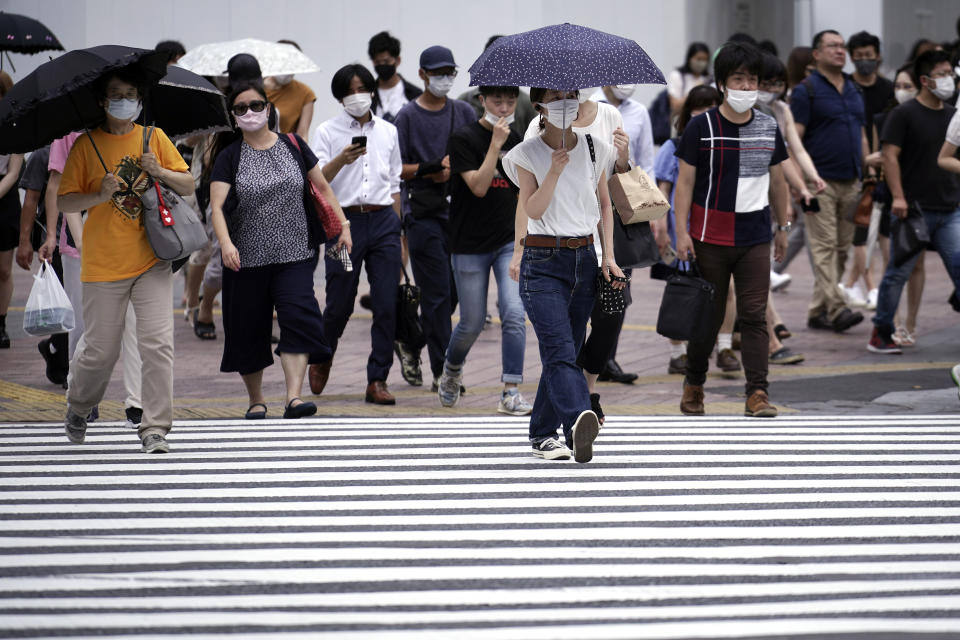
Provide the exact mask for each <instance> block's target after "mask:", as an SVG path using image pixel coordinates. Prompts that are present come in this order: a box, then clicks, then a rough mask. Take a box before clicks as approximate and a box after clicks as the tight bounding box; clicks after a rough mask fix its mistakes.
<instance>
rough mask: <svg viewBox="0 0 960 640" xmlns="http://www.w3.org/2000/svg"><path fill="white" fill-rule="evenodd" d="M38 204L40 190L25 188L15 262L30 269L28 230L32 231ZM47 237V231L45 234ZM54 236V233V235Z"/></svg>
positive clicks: (31, 258)
mask: <svg viewBox="0 0 960 640" xmlns="http://www.w3.org/2000/svg"><path fill="white" fill-rule="evenodd" d="M39 204H40V192H39V191H37V190H36V189H27V190H26V192H25V193H24V196H23V207H21V209H20V240H19V242H18V243H17V256H16V260H17V264H18V265H19V266H20V268H21V269H27V270H29V269H30V264H31V263H32V262H33V246H32V245H31V244H30V232H31V231H33V221H34V220H35V219H36V217H37V207H38V206H39ZM47 235H48V237H49V233H48V234H47ZM54 237H56V235H54Z"/></svg>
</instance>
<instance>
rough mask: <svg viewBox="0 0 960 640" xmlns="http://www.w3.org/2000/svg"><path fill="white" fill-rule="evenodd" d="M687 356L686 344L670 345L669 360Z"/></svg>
mask: <svg viewBox="0 0 960 640" xmlns="http://www.w3.org/2000/svg"><path fill="white" fill-rule="evenodd" d="M685 355H687V343H686V342H681V343H679V344H673V343H672V342H671V343H670V358H671V359H674V358H679V357H680V356H685Z"/></svg>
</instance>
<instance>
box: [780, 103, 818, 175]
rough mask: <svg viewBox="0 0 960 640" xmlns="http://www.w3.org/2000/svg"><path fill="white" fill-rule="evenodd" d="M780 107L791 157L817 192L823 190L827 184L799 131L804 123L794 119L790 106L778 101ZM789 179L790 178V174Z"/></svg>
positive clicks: (784, 135)
mask: <svg viewBox="0 0 960 640" xmlns="http://www.w3.org/2000/svg"><path fill="white" fill-rule="evenodd" d="M778 108H780V109H781V110H782V113H783V123H784V127H783V137H784V138H785V139H786V141H787V151H788V152H789V153H790V157H791V158H793V160H794V162H796V163H797V165H798V166H799V167H800V169H802V170H803V175H804V176H806V177H807V180H809V181H810V182H812V183H814V185H816V189H817V192H818V193H819V192H820V191H823V189H824V187H825V186H826V185H825V184H824V182H823V178H821V177H820V174H819V173H817V168H816V167H815V166H814V165H813V160H812V159H811V158H810V154H809V153H807V148H806V147H804V146H803V140H802V137H803V133H802V132H801V131H798V128H799V127H802V125H798V124H797V123H796V121H795V120H794V119H793V112H792V111H790V108H789V107H788V106H787V105H786V104H784V105H782V106H780V105H779V103H778ZM787 180H788V181H789V180H790V178H789V176H788V177H787ZM790 184H791V186H792V185H793V182H790Z"/></svg>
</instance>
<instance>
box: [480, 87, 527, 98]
mask: <svg viewBox="0 0 960 640" xmlns="http://www.w3.org/2000/svg"><path fill="white" fill-rule="evenodd" d="M480 95H482V96H496V95H502V96H510V97H513V98H516V97H518V96H519V95H520V87H507V86H481V87H480Z"/></svg>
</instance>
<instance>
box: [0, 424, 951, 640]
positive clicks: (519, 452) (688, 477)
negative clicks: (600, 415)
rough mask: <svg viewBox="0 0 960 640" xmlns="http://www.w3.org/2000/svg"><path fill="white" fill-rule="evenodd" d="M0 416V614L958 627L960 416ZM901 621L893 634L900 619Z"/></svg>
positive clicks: (329, 622)
mask: <svg viewBox="0 0 960 640" xmlns="http://www.w3.org/2000/svg"><path fill="white" fill-rule="evenodd" d="M169 441H170V443H171V448H172V452H171V453H170V454H167V455H152V456H150V455H145V454H142V453H140V452H139V441H138V440H137V438H136V435H135V433H133V432H132V431H128V430H126V429H124V428H123V427H122V426H121V424H120V423H103V424H101V423H94V424H92V425H91V426H90V429H89V431H88V433H87V443H86V444H84V445H81V446H77V445H70V444H69V443H67V442H66V438H65V436H64V434H63V427H62V425H51V424H7V425H0V637H5V638H6V637H18V638H19V637H23V638H38V637H58V638H63V637H67V638H86V637H91V638H92V637H102V636H110V637H114V638H124V637H134V636H136V637H138V638H142V637H158V638H160V637H171V638H172V637H183V636H184V635H189V636H190V637H210V638H223V637H224V636H226V635H235V636H241V637H249V638H270V637H283V638H315V637H323V638H374V637H376V638H390V639H394V638H398V639H399V638H416V639H418V640H419V639H427V640H430V639H441V638H442V639H457V640H459V639H466V640H472V639H474V638H484V639H489V638H497V639H499V638H523V639H524V640H539V639H543V638H558V639H567V638H571V639H572V638H577V639H583V638H649V639H661V638H662V639H675V638H788V637H791V638H799V637H804V638H807V637H824V638H828V637H829V638H839V637H844V638H847V637H856V638H870V639H871V640H879V639H881V638H893V637H910V638H913V637H923V638H958V637H960V415H958V416H947V417H944V416H875V417H850V416H847V417H823V416H821V417H816V418H793V417H781V418H778V419H776V420H767V421H761V420H750V419H738V418H701V419H690V418H608V421H607V424H606V425H605V427H604V428H603V430H602V431H601V433H600V437H599V438H598V440H597V443H596V446H595V458H594V460H593V461H592V462H591V463H589V464H585V465H580V464H577V463H575V462H573V461H554V462H548V461H544V460H542V459H540V458H535V457H533V455H532V452H531V450H530V448H529V445H528V444H527V442H526V421H525V420H523V419H511V418H499V417H498V418H489V419H478V418H453V417H451V418H447V419H409V418H394V419H387V420H380V419H363V418H356V419H314V420H301V421H296V422H293V421H283V420H273V421H271V420H267V421H262V422H258V423H250V422H245V421H242V420H241V421H197V422H182V423H177V425H176V426H175V428H174V431H173V432H171V435H170V437H169ZM897 634H903V635H902V636H897Z"/></svg>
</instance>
